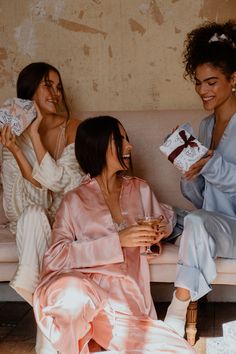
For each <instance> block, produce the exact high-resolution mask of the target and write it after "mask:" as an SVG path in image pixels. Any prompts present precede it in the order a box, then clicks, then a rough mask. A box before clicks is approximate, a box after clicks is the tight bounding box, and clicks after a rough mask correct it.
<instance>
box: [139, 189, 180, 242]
mask: <svg viewBox="0 0 236 354" xmlns="http://www.w3.org/2000/svg"><path fill="white" fill-rule="evenodd" d="M140 192H141V197H142V203H143V208H144V211H145V213H146V214H147V215H148V214H149V213H150V214H157V215H163V216H164V220H165V222H166V223H167V227H166V231H167V235H166V237H168V236H169V235H170V234H171V233H172V231H173V225H174V220H175V213H174V210H173V209H172V208H171V207H170V206H169V205H166V204H163V203H159V202H158V201H157V199H156V196H155V194H154V193H153V191H152V190H151V189H150V187H149V185H148V184H146V183H145V184H143V185H141V186H140Z"/></svg>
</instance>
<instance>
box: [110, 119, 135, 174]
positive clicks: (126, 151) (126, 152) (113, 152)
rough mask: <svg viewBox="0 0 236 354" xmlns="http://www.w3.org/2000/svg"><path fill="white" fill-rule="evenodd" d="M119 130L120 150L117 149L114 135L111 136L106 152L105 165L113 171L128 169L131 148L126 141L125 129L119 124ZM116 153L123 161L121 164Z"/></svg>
mask: <svg viewBox="0 0 236 354" xmlns="http://www.w3.org/2000/svg"><path fill="white" fill-rule="evenodd" d="M119 130H120V138H121V141H122V151H121V152H120V153H119V152H118V151H117V145H116V141H115V138H114V136H112V137H111V139H110V142H109V145H108V149H107V154H106V161H107V167H108V168H109V169H111V170H113V172H114V173H116V172H118V171H122V170H128V168H129V167H130V159H131V151H132V148H133V147H132V145H131V144H130V143H129V141H128V138H127V134H126V131H125V129H124V128H123V127H122V126H121V125H119ZM118 154H119V157H120V159H121V160H122V162H123V165H122V164H121V162H120V160H119V158H118Z"/></svg>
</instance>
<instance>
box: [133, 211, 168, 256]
mask: <svg viewBox="0 0 236 354" xmlns="http://www.w3.org/2000/svg"><path fill="white" fill-rule="evenodd" d="M163 220H164V216H163V215H145V216H138V217H137V218H136V222H137V224H138V225H145V226H151V227H152V228H154V229H156V230H158V231H161V230H162V229H163V228H165V225H163ZM155 246H156V248H158V249H160V246H158V245H157V244H156V245H155ZM151 247H152V246H147V247H146V250H145V252H142V253H141V255H145V256H148V255H152V256H159V251H156V252H153V251H152V249H151Z"/></svg>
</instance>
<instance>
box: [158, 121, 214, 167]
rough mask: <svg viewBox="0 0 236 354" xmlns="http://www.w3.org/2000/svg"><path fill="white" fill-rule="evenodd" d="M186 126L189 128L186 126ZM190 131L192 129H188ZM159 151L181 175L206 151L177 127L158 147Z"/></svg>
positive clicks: (187, 132) (189, 134)
mask: <svg viewBox="0 0 236 354" xmlns="http://www.w3.org/2000/svg"><path fill="white" fill-rule="evenodd" d="M186 126H189V125H187V124H186ZM188 130H190V131H192V128H191V127H190V129H188ZM160 150H161V152H162V153H163V154H165V155H166V156H167V157H168V160H169V161H171V162H172V163H173V164H174V165H175V166H176V167H177V168H178V169H179V170H181V171H182V172H183V173H184V172H186V171H188V170H189V168H190V167H191V166H192V165H193V164H194V163H195V162H197V161H198V160H200V159H201V158H202V157H203V156H204V155H205V154H206V153H207V151H208V149H207V148H206V147H205V146H203V145H202V144H201V143H200V142H199V141H198V140H197V139H196V138H195V137H194V136H193V135H192V134H191V133H190V132H189V131H187V130H186V129H183V127H179V128H178V129H176V130H175V131H174V132H173V133H172V134H171V135H169V136H168V138H167V139H166V140H165V142H164V144H162V145H161V146H160Z"/></svg>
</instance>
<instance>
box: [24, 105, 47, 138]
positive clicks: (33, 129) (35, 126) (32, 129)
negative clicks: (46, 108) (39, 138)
mask: <svg viewBox="0 0 236 354" xmlns="http://www.w3.org/2000/svg"><path fill="white" fill-rule="evenodd" d="M34 105H35V108H36V112H37V117H36V118H35V119H34V120H33V122H32V123H31V124H30V125H29V126H28V128H27V129H26V132H27V133H28V134H29V136H30V138H31V140H32V137H33V136H34V135H35V134H38V130H39V126H40V123H41V121H42V119H43V116H42V113H41V112H40V109H39V107H38V105H37V103H36V102H34Z"/></svg>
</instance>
